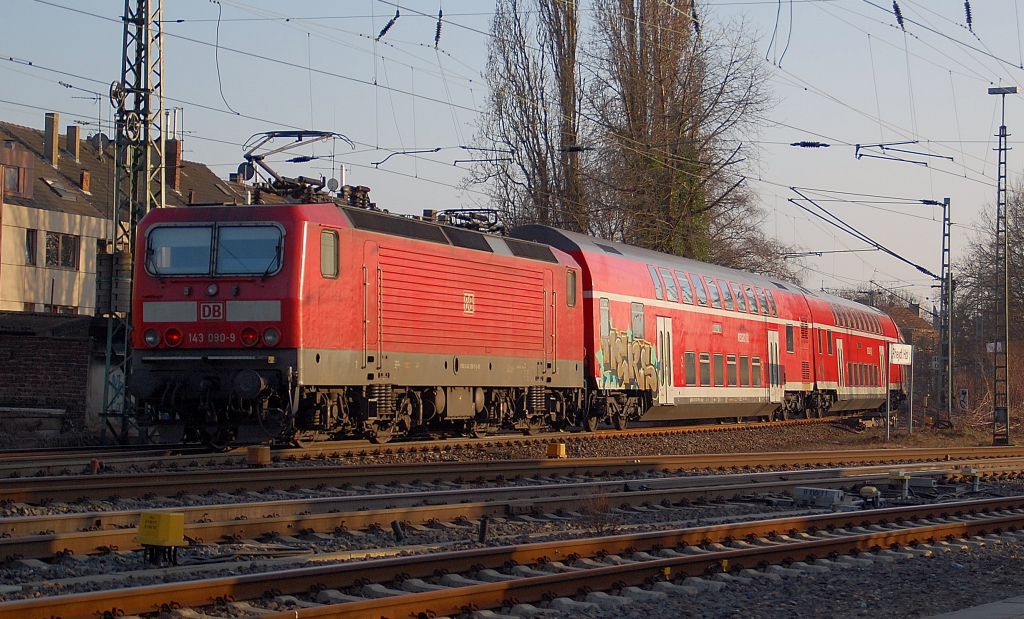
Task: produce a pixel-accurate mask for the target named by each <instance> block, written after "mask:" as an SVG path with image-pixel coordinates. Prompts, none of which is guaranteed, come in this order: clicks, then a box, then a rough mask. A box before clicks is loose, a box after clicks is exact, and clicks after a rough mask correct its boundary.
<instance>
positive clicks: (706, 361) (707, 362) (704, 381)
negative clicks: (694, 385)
mask: <svg viewBox="0 0 1024 619" xmlns="http://www.w3.org/2000/svg"><path fill="white" fill-rule="evenodd" d="M700 386H701V387H710V386H711V355H709V354H708V353H706V352H702V353H700Z"/></svg>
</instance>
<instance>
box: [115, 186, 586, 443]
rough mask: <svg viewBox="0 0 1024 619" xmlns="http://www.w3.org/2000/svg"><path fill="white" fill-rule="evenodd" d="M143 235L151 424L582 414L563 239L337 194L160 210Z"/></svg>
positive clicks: (574, 293)
mask: <svg viewBox="0 0 1024 619" xmlns="http://www.w3.org/2000/svg"><path fill="white" fill-rule="evenodd" d="M138 239H139V243H138V254H137V256H136V261H137V262H136V264H137V265H138V268H137V269H136V271H137V276H136V281H135V288H134V306H133V312H134V325H133V328H134V331H133V343H134V347H135V353H134V357H133V370H132V373H131V375H130V379H129V392H130V393H131V394H132V395H133V396H134V397H135V399H136V402H137V403H138V405H139V409H140V410H139V413H138V414H139V416H140V420H141V421H145V422H149V423H152V424H154V425H156V426H157V427H159V428H160V434H161V438H162V439H163V440H177V439H179V438H181V437H184V439H185V440H205V441H207V442H211V443H214V444H225V443H228V442H230V441H233V440H239V441H244V442H251V441H263V440H282V441H292V442H302V441H305V440H311V439H316V438H319V437H323V438H327V437H340V436H363V437H368V438H371V439H373V440H376V441H379V442H383V441H386V440H388V439H389V438H390V437H391V436H393V435H395V434H407V433H411V432H415V431H425V430H427V429H428V428H448V429H452V428H454V429H457V430H461V431H466V432H472V433H478V434H479V433H483V432H487V431H490V430H494V429H497V428H499V427H514V428H518V429H520V430H523V431H526V432H533V431H536V430H540V429H541V428H543V427H550V426H556V425H558V424H559V423H562V422H563V421H565V420H567V419H568V420H573V419H576V418H577V417H578V416H579V415H580V411H581V409H582V405H583V401H582V393H583V392H582V384H583V379H582V375H583V367H582V365H583V361H584V353H583V332H582V328H583V303H582V298H581V295H580V293H579V291H578V288H579V284H578V282H579V279H580V278H579V266H578V265H577V264H576V263H575V261H574V260H573V259H572V258H571V257H569V256H568V255H566V254H565V253H563V252H561V251H559V250H557V249H552V248H551V247H548V246H546V245H541V244H537V243H532V242H529V241H523V240H517V239H511V238H502V237H498V236H494V235H487V234H482V233H480V232H476V231H472V230H468V229H462V228H455V227H450V226H443V225H439V224H437V223H433V222H427V221H419V220H415V219H410V218H404V217H397V216H393V215H388V214H386V213H381V212H379V211H373V210H368V209H359V208H350V207H345V206H339V205H337V204H333V203H322V204H298V205H278V206H200V207H190V208H180V209H160V210H157V211H153V212H151V213H150V214H148V215H147V216H146V217H145V218H144V219H143V220H142V222H141V223H140V225H139V229H138Z"/></svg>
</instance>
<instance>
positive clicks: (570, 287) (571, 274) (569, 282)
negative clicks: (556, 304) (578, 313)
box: [565, 269, 576, 307]
mask: <svg viewBox="0 0 1024 619" xmlns="http://www.w3.org/2000/svg"><path fill="white" fill-rule="evenodd" d="M565 304H566V305H568V306H569V307H576V271H573V270H572V269H569V270H568V271H566V272H565Z"/></svg>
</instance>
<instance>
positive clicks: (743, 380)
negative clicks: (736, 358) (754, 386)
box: [740, 355, 750, 387]
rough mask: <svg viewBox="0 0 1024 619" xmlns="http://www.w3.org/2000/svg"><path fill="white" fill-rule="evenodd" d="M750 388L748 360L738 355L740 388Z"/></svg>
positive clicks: (744, 356)
mask: <svg viewBox="0 0 1024 619" xmlns="http://www.w3.org/2000/svg"><path fill="white" fill-rule="evenodd" d="M749 386H750V358H749V357H747V356H746V355H740V387H749Z"/></svg>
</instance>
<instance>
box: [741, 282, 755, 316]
mask: <svg viewBox="0 0 1024 619" xmlns="http://www.w3.org/2000/svg"><path fill="white" fill-rule="evenodd" d="M743 290H744V292H746V293H747V306H749V307H750V313H751V314H756V313H757V297H755V296H754V289H753V288H751V287H750V286H744V287H743Z"/></svg>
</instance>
